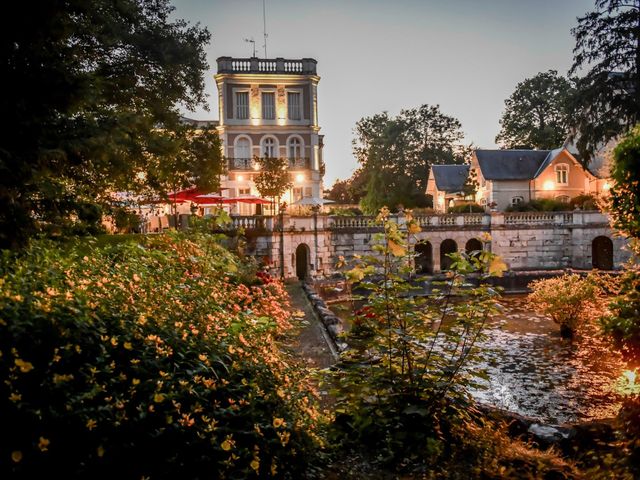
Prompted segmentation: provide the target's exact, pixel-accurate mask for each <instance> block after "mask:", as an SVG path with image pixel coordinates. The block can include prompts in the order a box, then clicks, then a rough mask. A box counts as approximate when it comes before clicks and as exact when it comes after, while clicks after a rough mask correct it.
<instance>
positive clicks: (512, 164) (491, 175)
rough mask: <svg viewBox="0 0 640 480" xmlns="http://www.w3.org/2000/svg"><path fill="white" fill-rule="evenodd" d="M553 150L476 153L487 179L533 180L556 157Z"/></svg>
mask: <svg viewBox="0 0 640 480" xmlns="http://www.w3.org/2000/svg"><path fill="white" fill-rule="evenodd" d="M552 152H556V151H555V150H476V152H475V153H476V158H477V159H478V165H479V166H480V170H481V172H482V176H483V177H484V178H485V179H486V180H531V179H533V178H535V177H536V176H537V175H538V174H539V173H540V172H541V171H542V170H541V169H540V168H541V167H542V166H543V165H545V164H546V165H548V164H549V162H550V161H551V160H552V159H553V157H555V155H553V153H552ZM550 154H551V155H550ZM548 157H549V158H550V159H551V160H548Z"/></svg>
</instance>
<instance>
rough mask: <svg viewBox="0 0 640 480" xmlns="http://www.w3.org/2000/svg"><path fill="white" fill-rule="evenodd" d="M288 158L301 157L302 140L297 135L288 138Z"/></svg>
mask: <svg viewBox="0 0 640 480" xmlns="http://www.w3.org/2000/svg"><path fill="white" fill-rule="evenodd" d="M289 158H290V159H291V160H295V159H296V158H302V142H301V141H300V139H299V138H297V137H293V138H291V139H290V140H289Z"/></svg>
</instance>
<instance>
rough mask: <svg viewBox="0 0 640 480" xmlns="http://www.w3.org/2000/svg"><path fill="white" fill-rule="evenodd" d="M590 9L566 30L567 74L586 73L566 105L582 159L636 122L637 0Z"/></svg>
mask: <svg viewBox="0 0 640 480" xmlns="http://www.w3.org/2000/svg"><path fill="white" fill-rule="evenodd" d="M595 6H596V9H595V10H594V11H593V12H589V13H587V14H586V15H585V16H583V17H580V18H579V19H578V26H577V27H575V28H574V29H573V30H572V33H573V35H574V37H575V39H576V46H575V48H574V50H573V54H574V57H573V65H572V67H571V71H570V74H574V73H578V72H580V71H581V70H587V72H586V75H585V76H584V77H582V78H579V79H578V81H577V91H576V94H575V95H574V96H573V97H572V100H571V105H570V107H571V111H572V114H571V117H570V119H571V127H572V130H573V134H574V135H575V138H576V140H577V147H578V149H579V150H580V153H581V154H582V155H583V156H584V158H589V157H590V156H591V155H592V154H593V153H594V152H595V151H596V150H598V149H599V148H600V147H602V145H603V144H606V143H607V142H608V141H609V140H611V139H613V138H616V137H617V136H618V135H620V134H622V133H624V132H626V131H627V130H628V129H629V128H630V127H632V126H633V125H635V124H636V122H638V121H639V120H640V116H639V113H640V75H639V74H638V73H639V72H638V69H639V68H640V1H639V0H596V2H595Z"/></svg>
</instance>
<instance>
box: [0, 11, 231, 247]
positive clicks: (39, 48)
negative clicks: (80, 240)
mask: <svg viewBox="0 0 640 480" xmlns="http://www.w3.org/2000/svg"><path fill="white" fill-rule="evenodd" d="M172 10H173V8H172V7H171V6H170V5H169V3H168V0H117V1H116V0H94V1H91V2H86V1H84V0H51V1H46V2H44V1H39V2H36V5H34V4H33V3H28V2H27V3H25V2H12V3H11V4H8V5H6V9H5V16H6V18H8V19H11V21H10V22H6V24H5V25H4V27H3V28H2V29H1V30H0V58H1V60H0V62H2V72H3V75H2V77H3V82H4V85H5V89H6V90H5V91H6V92H11V94H7V95H3V96H2V97H1V98H0V105H1V109H2V112H3V115H4V116H5V118H6V119H10V121H8V122H6V125H5V126H4V127H3V128H2V129H1V130H0V247H12V246H17V245H19V244H21V243H22V242H24V241H25V240H26V239H27V238H28V237H29V236H30V235H33V234H35V233H37V232H39V231H43V230H44V231H57V230H60V228H61V227H62V226H64V225H65V223H66V222H69V221H73V219H75V218H78V217H79V213H80V211H81V209H82V208H83V205H84V206H86V205H87V204H95V203H99V204H105V205H107V204H108V203H109V200H110V195H111V193H112V192H114V191H120V190H132V189H141V190H144V189H148V188H154V187H158V186H159V184H160V183H161V182H159V183H156V185H154V184H153V183H152V180H153V178H154V175H136V173H138V174H140V172H147V171H148V170H149V168H150V167H151V166H153V165H154V164H155V165H157V164H160V163H162V161H163V159H167V158H172V156H175V155H176V152H178V151H182V152H183V153H184V152H187V155H186V157H187V158H193V157H192V155H196V154H197V152H198V151H199V146H198V140H196V141H195V143H194V139H195V138H196V137H195V136H193V135H191V134H189V133H188V131H187V129H185V128H181V126H180V123H179V114H178V108H177V105H178V104H182V105H184V106H186V107H188V108H194V107H195V106H196V105H199V104H204V95H203V85H204V81H203V73H204V71H205V70H206V68H207V63H206V61H205V52H204V46H205V44H206V43H207V42H208V41H209V38H210V35H209V33H208V32H207V30H206V29H203V28H201V27H199V26H197V25H196V26H190V25H188V24H187V23H185V22H184V21H182V20H171V19H170V15H171V12H172ZM209 158H210V159H211V157H209ZM217 158H218V159H219V155H218V157H217ZM214 160H216V159H214ZM192 166H195V167H198V168H199V166H202V165H201V162H200V161H196V162H195V164H183V165H181V167H180V168H185V169H187V170H189V171H188V172H186V171H183V172H180V173H188V174H189V176H191V177H193V178H196V177H197V176H198V172H195V171H191V167H192ZM176 173H179V172H176ZM201 173H202V172H201ZM145 178H146V179H149V182H147V181H145V180H144V179H145Z"/></svg>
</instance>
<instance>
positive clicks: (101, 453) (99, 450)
mask: <svg viewBox="0 0 640 480" xmlns="http://www.w3.org/2000/svg"><path fill="white" fill-rule="evenodd" d="M96 453H97V454H98V456H99V457H104V447H103V446H102V445H100V446H99V447H98V448H97V449H96Z"/></svg>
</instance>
